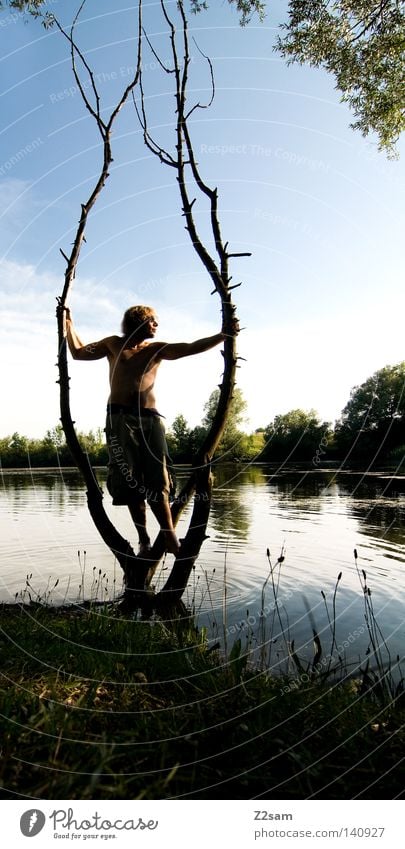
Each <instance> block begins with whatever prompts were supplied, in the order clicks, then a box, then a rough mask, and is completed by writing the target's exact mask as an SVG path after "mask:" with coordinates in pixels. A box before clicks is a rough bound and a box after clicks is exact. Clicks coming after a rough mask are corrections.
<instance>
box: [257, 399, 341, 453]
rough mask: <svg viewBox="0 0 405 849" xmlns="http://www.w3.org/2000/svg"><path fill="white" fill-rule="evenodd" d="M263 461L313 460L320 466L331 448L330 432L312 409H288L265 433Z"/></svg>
mask: <svg viewBox="0 0 405 849" xmlns="http://www.w3.org/2000/svg"><path fill="white" fill-rule="evenodd" d="M264 436H265V448H264V451H263V455H262V458H263V459H265V460H280V459H283V460H286V459H290V458H291V459H293V460H312V461H313V463H314V465H319V464H320V462H321V461H322V459H323V458H324V456H325V454H326V452H327V450H328V448H329V447H330V443H331V438H332V430H331V426H330V423H329V422H321V421H320V419H319V416H318V414H317V412H316V411H315V410H309V411H305V410H300V409H296V410H290V411H289V412H288V413H284V414H283V415H279V416H276V417H275V418H274V419H273V421H272V422H271V423H270V424H269V425H268V427H267V428H266V430H265V434H264Z"/></svg>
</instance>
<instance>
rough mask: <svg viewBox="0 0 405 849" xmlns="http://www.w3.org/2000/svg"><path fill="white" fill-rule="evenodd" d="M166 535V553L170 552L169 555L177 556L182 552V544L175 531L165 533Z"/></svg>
mask: <svg viewBox="0 0 405 849" xmlns="http://www.w3.org/2000/svg"><path fill="white" fill-rule="evenodd" d="M164 535H165V543H166V551H168V552H169V554H175V555H176V556H177V554H178V553H179V551H180V543H179V541H178V539H177V537H176V534H175V533H174V531H164Z"/></svg>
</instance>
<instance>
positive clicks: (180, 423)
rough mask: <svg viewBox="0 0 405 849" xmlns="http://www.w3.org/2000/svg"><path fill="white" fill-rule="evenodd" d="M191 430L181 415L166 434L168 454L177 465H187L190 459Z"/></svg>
mask: <svg viewBox="0 0 405 849" xmlns="http://www.w3.org/2000/svg"><path fill="white" fill-rule="evenodd" d="M190 440H191V430H190V428H189V426H188V423H187V420H186V419H185V418H184V416H183V415H182V413H179V415H178V416H176V418H175V419H174V421H173V424H172V426H171V428H170V430H169V431H168V434H167V443H168V447H169V453H170V455H171V457H172V458H173V460H175V461H176V462H177V463H188V462H189V461H190V459H191V457H192V450H191V441H190Z"/></svg>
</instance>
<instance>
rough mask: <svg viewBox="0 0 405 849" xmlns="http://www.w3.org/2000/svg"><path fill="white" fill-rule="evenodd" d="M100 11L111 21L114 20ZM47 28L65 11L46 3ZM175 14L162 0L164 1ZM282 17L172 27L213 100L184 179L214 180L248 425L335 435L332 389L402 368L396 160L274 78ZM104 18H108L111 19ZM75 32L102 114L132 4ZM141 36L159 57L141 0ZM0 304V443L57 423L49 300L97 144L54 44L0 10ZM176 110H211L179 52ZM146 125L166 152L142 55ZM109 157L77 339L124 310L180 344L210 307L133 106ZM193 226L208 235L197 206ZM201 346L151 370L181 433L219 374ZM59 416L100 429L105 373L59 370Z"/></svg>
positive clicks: (339, 403) (151, 64) (78, 294)
mask: <svg viewBox="0 0 405 849" xmlns="http://www.w3.org/2000/svg"><path fill="white" fill-rule="evenodd" d="M112 7H113V8H112ZM48 8H49V9H51V10H52V11H54V12H55V14H57V15H58V17H59V18H60V20H61V21H62V22H63V23H64V24H68V23H69V22H70V20H71V15H72V11H74V10H75V8H76V6H75V4H73V3H72V2H68V0H55V2H48ZM168 8H169V9H170V10H173V9H174V8H175V3H173V2H172V3H168ZM286 8H287V3H277V2H275V3H271V4H269V13H268V15H267V18H266V21H265V23H264V24H262V25H260V24H259V23H253V24H252V25H250V26H249V27H247V28H244V29H241V28H240V27H239V26H238V22H237V17H236V15H235V12H234V11H233V10H232V9H230V8H229V6H228V3H220V2H212V3H211V8H210V10H209V11H208V12H207V13H204V14H201V15H199V16H197V17H192V18H191V20H190V28H191V33H192V34H193V35H195V36H196V38H197V41H198V44H199V46H200V47H201V50H202V51H203V52H204V53H208V54H209V55H210V57H211V58H212V61H213V66H214V72H215V79H216V96H215V100H214V103H213V105H212V107H211V108H210V109H209V110H205V111H199V112H197V113H195V120H194V121H193V124H192V131H193V139H194V145H195V150H196V152H197V158H198V161H199V163H200V168H201V172H202V175H203V176H204V178H206V180H207V181H208V182H210V183H211V184H212V185H217V186H218V190H219V197H220V210H221V224H222V232H223V235H224V238H225V240H227V241H229V243H230V245H231V249H232V250H234V251H252V257H251V258H245V259H239V260H235V261H234V263H233V267H232V273H233V276H234V282H239V281H243V285H242V286H241V287H240V288H239V289H238V290H236V293H235V295H236V297H235V300H236V302H237V305H238V314H239V317H240V321H241V324H242V326H243V327H245V328H246V329H245V330H244V331H243V333H241V335H240V337H239V351H240V354H241V355H242V356H243V357H245V358H246V360H247V362H242V363H241V365H242V367H241V369H240V371H239V373H238V374H239V386H240V388H241V389H242V391H243V393H244V395H245V398H246V400H247V402H248V412H249V423H247V428H248V429H253V428H255V427H258V426H260V425H266V424H268V423H269V421H271V419H272V418H273V417H274V416H275V415H276V414H278V413H284V412H287V411H288V410H290V409H292V408H295V407H302V408H304V409H310V408H315V409H316V410H317V411H318V412H319V414H320V416H321V418H322V419H325V420H329V421H334V420H335V419H336V418H337V417H338V416H339V414H340V411H341V410H342V408H343V406H344V405H345V403H346V401H347V400H348V398H349V393H350V389H351V388H352V387H353V386H354V385H356V384H358V383H361V382H362V381H363V380H365V379H366V378H367V377H368V376H369V375H370V374H372V373H373V372H374V371H375V370H377V369H378V368H381V367H383V366H384V365H387V364H393V363H396V362H399V361H401V360H403V359H404V348H403V343H402V337H403V326H402V325H403V314H404V309H403V307H404V286H403V281H402V279H401V278H402V274H401V272H402V267H403V262H402V265H401V258H402V257H401V254H402V241H403V238H401V236H402V234H403V232H404V220H403V219H404V214H403V203H402V198H403V186H404V157H403V151H404V143H403V140H402V141H401V143H400V145H399V152H400V153H401V152H402V158H400V159H399V160H398V161H388V160H387V159H386V157H385V155H384V154H382V153H378V151H377V144H376V140H375V139H371V138H370V139H368V140H365V139H363V138H362V137H361V136H360V135H359V134H358V133H355V132H353V131H352V130H351V129H350V128H349V124H350V121H351V120H352V116H351V115H350V112H349V111H348V109H347V108H346V106H344V105H342V104H341V103H340V100H339V95H338V94H337V92H336V91H335V90H334V81H333V79H332V78H331V77H329V76H328V75H327V74H325V73H324V72H322V71H320V70H317V69H310V68H306V67H299V66H291V67H287V66H286V64H285V63H284V62H283V60H281V58H280V57H278V56H277V55H276V54H275V53H274V52H273V50H272V43H273V40H274V36H275V33H276V28H277V25H278V23H279V22H280V21H281V20H282V19H283V16H284V15H285V11H286ZM111 9H112V11H111ZM81 20H82V22H81V23H80V25H79V26H78V28H77V37H78V40H79V43H80V46H81V48H82V49H83V51H84V52H85V53H86V56H87V58H88V60H89V62H90V63H91V65H92V67H93V69H94V73H95V74H96V77H97V80H98V85H99V89H100V95H101V98H102V104H103V109H105V110H106V112H108V110H109V109H111V108H112V107H113V105H114V103H115V101H116V99H117V97H118V96H119V93H120V92H121V90H122V88H123V87H125V85H127V83H128V81H129V77H130V73H131V69H132V68H133V66H134V64H135V58H136V41H135V37H136V15H135V13H134V11H133V4H131V2H129V0H127V2H126V3H124V2H123V3H120V2H117V3H115V4H111V2H110V1H109V0H108V2H107V0H97V2H96V0H88V3H87V6H86V8H85V12H84V14H83V16H82V19H81ZM144 23H145V27H146V28H147V31H148V34H149V36H150V37H151V39H152V40H153V44H154V45H155V47H156V49H157V50H158V51H159V52H160V55H161V56H162V57H163V58H164V59H168V58H169V43H168V38H167V31H166V30H167V27H165V24H164V22H163V21H162V17H161V14H160V11H159V3H157V2H149V1H148V0H147V2H145V20H144ZM0 39H1V41H2V52H1V71H2V74H1V80H2V82H1V92H0V94H1V114H2V116H3V120H2V126H1V138H0V141H1V156H0V199H1V204H0V216H1V227H0V257H1V272H2V273H1V280H0V307H1V313H2V316H1V324H2V330H3V332H2V335H1V356H2V360H3V363H7V367H6V369H4V368H3V381H2V400H3V403H2V413H1V427H0V434H1V435H5V434H7V433H12V432H14V431H16V430H18V431H20V432H22V433H26V434H28V435H36V436H40V435H42V434H43V433H44V432H45V430H46V429H47V428H48V427H52V426H53V425H54V424H55V423H56V422H57V421H58V417H59V410H58V394H57V386H56V383H55V381H56V379H57V372H56V368H55V362H56V348H57V344H56V327H55V318H54V312H55V305H56V300H55V299H56V296H57V295H58V294H59V293H60V292H61V289H62V284H63V272H64V262H63V259H62V256H61V254H60V252H59V248H62V250H64V251H65V252H68V250H69V245H70V243H71V241H72V238H73V233H74V229H75V226H76V222H77V220H78V217H79V213H80V203H81V202H82V201H84V200H85V199H86V197H87V196H88V194H89V192H90V191H91V188H92V185H93V183H94V179H95V176H96V174H97V171H98V167H99V162H100V156H101V149H100V145H99V140H98V136H97V132H96V129H95V127H94V125H93V123H92V120H91V118H90V116H89V114H88V113H87V112H86V110H85V109H84V107H83V104H82V102H81V99H80V96H79V94H78V92H77V89H76V87H75V85H74V80H73V78H72V72H71V68H70V62H69V54H68V45H67V42H66V41H65V40H64V39H63V37H62V36H61V35H60V34H59V33H58V32H57V31H56V30H51V31H50V32H45V31H44V29H43V28H42V27H41V26H40V24H39V23H38V22H36V21H34V20H31V19H27V20H24V18H22V17H21V16H18V15H15V14H11V13H10V11H5V12H3V13H2V15H1V17H0ZM192 49H193V62H192V72H191V80H190V103H192V102H193V97H194V98H195V99H204V98H206V97H208V96H209V86H210V78H209V73H208V70H207V65H206V62H205V61H204V60H203V58H202V57H201V55H200V54H199V53H198V51H197V50H196V48H195V47H194V45H193V46H192ZM143 64H144V82H145V89H146V94H147V106H148V113H149V120H150V126H151V127H152V128H153V129H154V134H155V136H156V137H157V138H159V139H160V140H161V141H162V143H163V144H164V145H171V144H172V143H173V142H174V130H173V116H172V113H171V110H172V108H173V102H174V101H173V96H172V91H171V87H170V86H171V79H170V77H169V76H168V75H165V74H163V73H162V72H161V71H160V70H159V68H158V67H157V63H156V60H155V59H154V57H153V56H152V55H151V54H150V52H149V51H148V50H147V49H145V53H144V57H143ZM113 141H114V163H113V167H112V169H111V176H110V179H109V181H108V183H107V186H106V189H105V190H104V193H103V195H102V197H101V198H100V199H99V202H98V204H97V206H96V208H95V210H94V212H93V214H92V216H91V219H90V221H89V226H88V231H87V242H86V244H85V245H84V248H83V251H82V255H81V259H80V263H79V267H78V273H77V278H76V281H75V286H74V289H73V292H72V296H71V301H70V304H71V307H72V311H73V314H74V318H75V322H76V326H77V329H78V332H79V334H80V335H81V337H82V338H83V340H84V341H86V342H87V341H89V342H90V341H93V340H95V339H97V338H101V337H103V336H105V335H109V334H111V333H116V332H119V327H120V320H121V316H122V314H123V312H124V310H125V309H126V308H127V306H129V305H130V304H135V303H149V304H151V305H153V306H154V307H155V308H156V310H157V313H158V315H159V319H160V327H159V334H158V335H159V338H160V339H163V340H164V341H188V340H192V339H194V338H198V337H200V336H205V335H208V334H211V333H215V332H217V331H218V330H219V329H220V310H219V303H218V301H216V300H215V298H214V297H211V295H210V291H211V289H212V286H211V283H210V280H209V278H208V276H207V274H206V272H205V270H204V269H203V268H202V267H201V266H200V265H199V261H198V259H197V257H196V256H195V255H194V254H193V251H192V248H191V246H190V244H189V242H188V238H187V233H186V232H185V230H184V220H183V218H182V217H181V215H180V200H179V196H178V192H177V187H176V183H175V175H174V171H173V170H172V169H170V168H166V167H165V166H163V165H161V164H160V163H159V162H158V160H157V159H155V158H154V157H153V156H152V155H151V154H150V153H149V152H148V151H147V150H146V148H145V147H144V145H143V141H142V135H141V132H140V129H139V126H138V123H137V118H136V115H135V112H134V109H133V106H132V105H131V104H128V105H127V106H126V107H125V108H124V109H123V110H122V113H121V114H120V116H119V120H118V122H117V124H116V128H115V132H114V139H113ZM195 209H196V221H197V223H198V226H199V227H200V228H201V230H202V231H203V232H208V231H207V224H206V221H207V219H206V212H207V209H206V206H205V204H204V203H203V202H201V203H200V202H197V203H196V207H195ZM221 367H222V357H221V355H220V352H219V349H217V350H214V351H210V352H208V353H206V354H204V355H200V356H199V357H198V358H193V359H191V360H184V361H182V362H176V363H165V364H164V365H163V366H162V368H161V372H160V376H159V378H158V381H159V382H158V386H157V394H158V401H159V409H161V411H162V412H163V413H164V414H165V415H166V418H167V422H168V424H170V422H171V421H172V420H173V418H174V417H175V415H176V414H177V413H179V412H182V413H183V414H184V415H185V416H186V418H187V419H188V421H189V423H190V424H191V425H195V424H197V423H198V422H199V421H200V419H201V416H202V411H203V405H204V402H205V401H206V400H207V398H208V396H209V394H210V392H211V390H212V389H213V388H215V386H216V385H217V384H218V382H219V380H220V376H221ZM71 376H72V380H71V394H72V397H71V403H72V412H73V417H74V418H75V420H76V423H77V426H78V428H79V429H80V430H88V429H90V428H95V427H98V426H103V420H104V408H105V402H106V399H107V395H108V381H107V367H106V363H104V362H99V363H71Z"/></svg>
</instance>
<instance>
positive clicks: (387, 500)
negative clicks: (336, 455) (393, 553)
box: [339, 474, 405, 545]
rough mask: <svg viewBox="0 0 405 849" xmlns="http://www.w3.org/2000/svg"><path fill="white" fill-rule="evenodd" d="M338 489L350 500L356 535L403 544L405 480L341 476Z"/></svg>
mask: <svg viewBox="0 0 405 849" xmlns="http://www.w3.org/2000/svg"><path fill="white" fill-rule="evenodd" d="M339 490H340V493H341V494H342V495H344V496H345V497H348V498H349V505H350V513H351V515H352V516H353V517H354V518H355V519H357V520H358V522H359V532H360V533H362V534H367V535H368V536H376V537H378V539H384V540H386V542H389V543H394V544H395V545H404V542H405V479H404V478H391V477H389V476H385V475H375V474H371V475H367V476H364V477H362V476H360V475H357V476H355V475H348V476H346V475H342V476H339Z"/></svg>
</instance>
